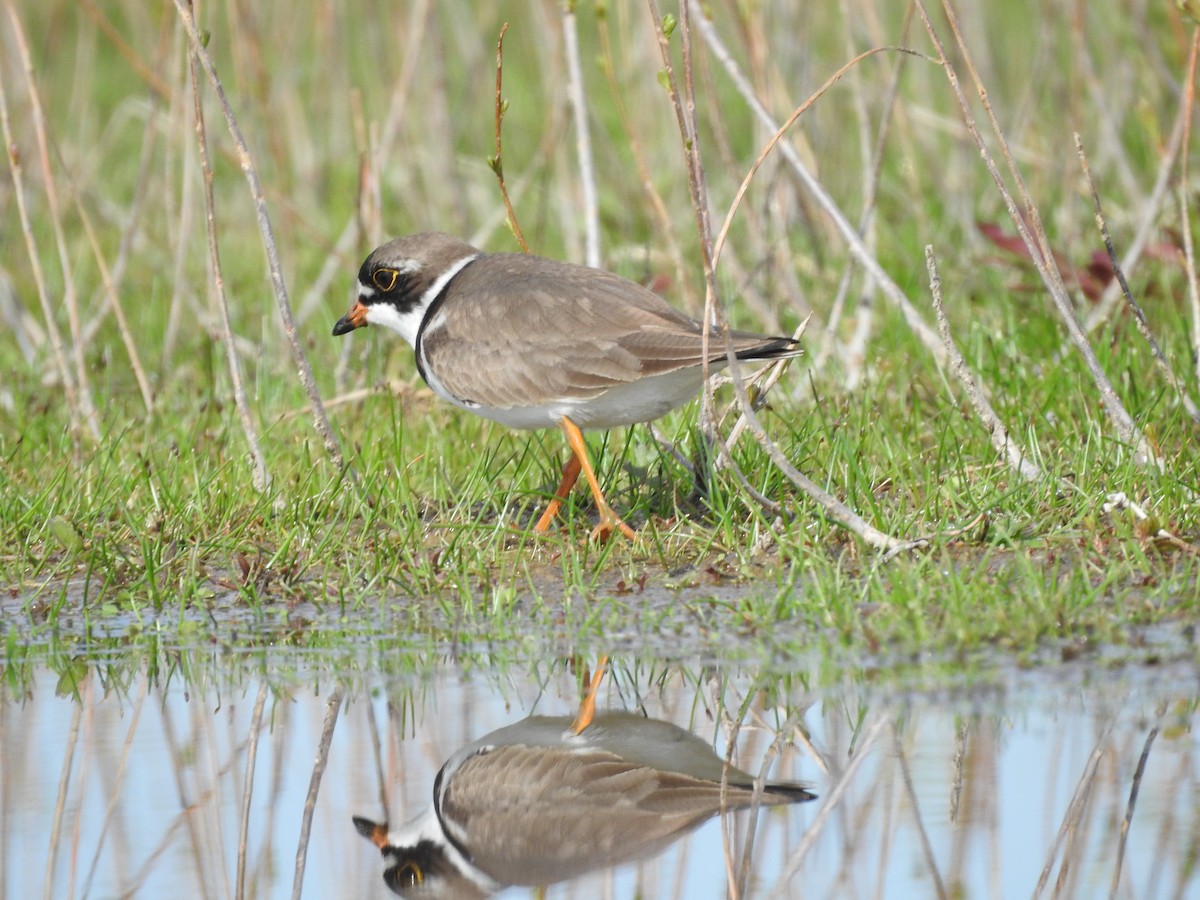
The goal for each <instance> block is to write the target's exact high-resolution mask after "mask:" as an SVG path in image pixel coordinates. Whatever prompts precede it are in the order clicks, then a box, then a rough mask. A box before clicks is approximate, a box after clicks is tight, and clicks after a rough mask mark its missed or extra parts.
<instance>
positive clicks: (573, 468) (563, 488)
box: [533, 453, 580, 534]
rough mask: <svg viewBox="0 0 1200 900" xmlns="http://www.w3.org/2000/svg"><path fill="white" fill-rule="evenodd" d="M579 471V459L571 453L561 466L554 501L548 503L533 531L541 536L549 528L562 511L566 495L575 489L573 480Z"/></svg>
mask: <svg viewBox="0 0 1200 900" xmlns="http://www.w3.org/2000/svg"><path fill="white" fill-rule="evenodd" d="M579 469H580V466H579V458H578V457H577V456H576V455H575V454H574V453H572V454H571V458H570V459H568V460H567V464H566V465H565V466H563V473H562V481H560V482H559V483H558V490H556V491H555V492H554V499H553V500H551V501H550V505H549V506H547V507H546V511H545V512H544V513H542V517H541V518H540V519H538V520H537V524H536V525H534V526H533V530H534V531H536V532H538V533H539V534H542V533H544V532H545V531H546V529H548V528H549V527H550V523H551V522H553V521H554V517H555V516H557V515H558V511H559V510H560V509H562V505H563V502H564V501H565V500H566V499H567V494H569V493H571V488H573V487H575V480H576V479H577V478H578V477H579Z"/></svg>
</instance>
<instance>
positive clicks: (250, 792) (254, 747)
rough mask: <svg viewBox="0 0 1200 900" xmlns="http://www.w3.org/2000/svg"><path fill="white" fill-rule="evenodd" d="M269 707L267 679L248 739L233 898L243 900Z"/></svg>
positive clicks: (262, 684) (253, 716)
mask: <svg viewBox="0 0 1200 900" xmlns="http://www.w3.org/2000/svg"><path fill="white" fill-rule="evenodd" d="M266 705H267V679H266V678H264V679H263V680H262V681H260V682H259V685H258V697H257V698H256V699H255V701H254V712H253V713H251V714H250V734H249V735H248V736H247V737H246V772H245V777H244V778H243V780H242V818H241V822H240V823H239V825H238V853H237V887H236V888H235V889H234V894H233V896H234V897H236V898H237V900H242V898H243V897H245V896H246V850H247V848H248V846H249V843H250V800H251V798H252V797H253V796H254V764H255V761H256V760H257V759H258V734H259V729H260V726H261V724H262V717H263V709H264V708H265V707H266Z"/></svg>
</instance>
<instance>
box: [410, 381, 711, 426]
mask: <svg viewBox="0 0 1200 900" xmlns="http://www.w3.org/2000/svg"><path fill="white" fill-rule="evenodd" d="M714 368H715V367H714ZM703 384H704V377H703V370H702V369H701V368H700V367H699V366H697V367H695V368H689V369H681V370H679V371H677V372H669V373H667V374H665V375H652V376H650V377H648V378H642V379H640V380H638V381H634V382H631V383H629V384H622V385H618V386H617V387H614V388H609V389H608V390H607V391H605V392H604V393H603V394H601V395H599V396H598V397H592V398H591V399H588V400H562V401H559V402H557V403H551V404H546V405H543V406H511V407H506V408H501V409H497V408H493V407H487V406H478V405H473V404H468V403H463V402H461V401H458V400H456V399H455V398H453V397H451V396H448V395H447V394H446V393H444V392H443V391H438V390H437V388H438V385H435V384H434V383H433V381H432V380H431V382H430V386H431V387H433V388H434V390H435V391H436V392H437V393H439V394H441V396H443V397H445V398H446V399H447V400H449V401H450V402H451V403H453V404H455V405H456V406H460V407H462V408H463V409H469V410H470V411H471V412H473V413H475V414H476V415H480V416H483V417H485V418H488V419H492V420H493V421H496V422H499V423H500V424H502V425H507V426H508V427H509V428H549V427H553V426H557V425H558V422H559V420H560V419H561V418H562V417H563V416H566V417H568V418H569V419H570V420H571V421H572V422H574V423H575V424H576V425H578V426H579V427H580V428H584V429H602V428H618V427H620V426H622V425H633V424H634V423H636V422H651V421H653V420H654V419H657V418H660V417H661V416H664V415H666V414H667V413H669V412H670V411H671V410H673V409H675V408H676V407H679V406H682V405H683V404H685V403H687V402H688V401H689V400H690V399H692V397H694V396H696V394H697V393H699V391H700V388H701V386H702V385H703Z"/></svg>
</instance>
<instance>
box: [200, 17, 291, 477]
mask: <svg viewBox="0 0 1200 900" xmlns="http://www.w3.org/2000/svg"><path fill="white" fill-rule="evenodd" d="M187 2H189V3H190V0H187ZM188 70H189V72H190V73H191V82H192V108H193V115H194V117H195V118H194V119H193V123H194V129H195V134H196V147H197V149H198V150H199V153H200V172H201V174H202V176H203V180H204V213H205V216H204V223H205V231H206V233H207V237H208V256H209V262H210V263H211V265H212V285H213V291H214V292H215V293H216V296H217V308H218V309H219V310H220V313H221V335H220V339H221V343H223V344H224V345H225V355H226V359H227V361H228V363H229V379H230V382H231V384H232V387H233V399H234V405H235V406H236V407H237V411H238V418H239V419H241V422H242V433H243V434H244V435H245V436H246V446H247V447H248V449H249V451H250V463H251V472H252V479H253V483H254V489H255V490H256V491H258V492H259V493H262V492H263V491H265V490H266V489H267V488H268V486H270V483H271V476H270V473H269V472H268V471H267V462H266V460H265V459H264V458H263V453H262V447H261V446H260V445H259V442H258V428H257V426H256V425H255V424H254V416H253V414H252V413H251V412H250V404H249V403H248V402H247V401H246V389H245V386H244V383H243V378H242V361H241V359H240V358H239V357H238V351H237V346H236V345H235V343H234V339H233V321H232V319H231V318H230V315H229V297H228V296H227V295H226V293H225V276H224V274H223V272H222V270H221V249H220V244H219V242H218V240H217V207H216V201H215V200H214V198H213V170H212V162H211V160H210V159H209V156H208V132H207V131H206V130H205V127H204V104H203V103H202V102H201V99H200V72H199V62H198V57H197V55H196V53H195V52H194V51H193V52H192V53H189V54H188Z"/></svg>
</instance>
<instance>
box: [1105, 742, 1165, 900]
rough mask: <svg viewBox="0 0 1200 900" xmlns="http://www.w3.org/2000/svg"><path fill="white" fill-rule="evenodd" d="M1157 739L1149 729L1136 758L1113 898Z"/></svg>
mask: <svg viewBox="0 0 1200 900" xmlns="http://www.w3.org/2000/svg"><path fill="white" fill-rule="evenodd" d="M1156 737H1158V727H1157V726H1155V727H1154V728H1151V729H1150V733H1149V734H1148V735H1146V743H1145V744H1143V745H1142V755H1141V756H1139V757H1138V764H1137V769H1135V770H1134V773H1133V784H1132V785H1130V787H1129V803H1128V804H1126V806H1125V818H1123V819H1122V820H1121V839H1120V841H1119V842H1118V844H1117V865H1116V868H1114V869H1113V877H1112V885H1111V887H1110V888H1109V892H1108V896H1109V897H1110V898H1115V897H1116V896H1117V889H1118V888H1120V886H1121V867H1122V866H1123V865H1124V864H1125V845H1126V844H1127V843H1128V842H1129V826H1130V825H1132V824H1133V810H1134V807H1136V806H1137V798H1138V791H1139V790H1140V789H1141V787H1142V776H1143V775H1144V774H1145V773H1146V761H1147V760H1148V759H1149V758H1150V748H1151V746H1153V744H1154V739H1155V738H1156Z"/></svg>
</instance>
